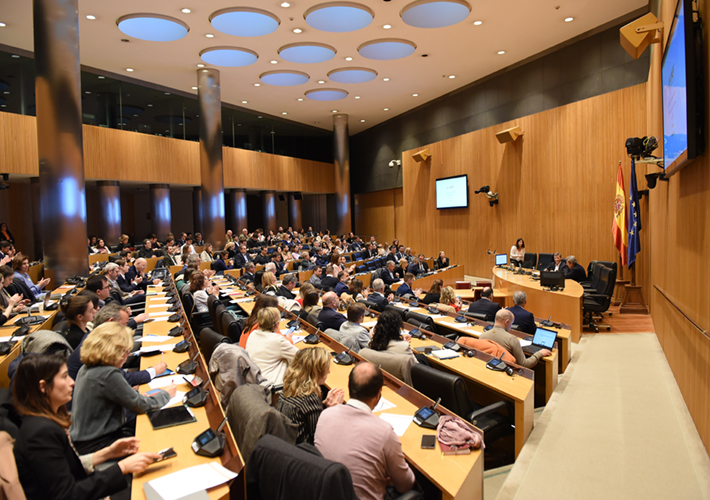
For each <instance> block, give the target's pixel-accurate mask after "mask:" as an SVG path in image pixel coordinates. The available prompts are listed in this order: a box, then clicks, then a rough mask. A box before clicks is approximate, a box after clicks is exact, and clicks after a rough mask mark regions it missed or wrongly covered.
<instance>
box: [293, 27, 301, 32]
mask: <svg viewBox="0 0 710 500" xmlns="http://www.w3.org/2000/svg"><path fill="white" fill-rule="evenodd" d="M293 32H294V33H303V30H302V29H301V28H293Z"/></svg>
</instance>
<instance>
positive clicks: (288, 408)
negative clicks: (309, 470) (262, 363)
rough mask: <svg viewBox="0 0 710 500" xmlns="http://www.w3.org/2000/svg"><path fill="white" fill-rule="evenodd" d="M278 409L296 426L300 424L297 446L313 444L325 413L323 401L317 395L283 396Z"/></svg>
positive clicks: (277, 404)
mask: <svg viewBox="0 0 710 500" xmlns="http://www.w3.org/2000/svg"><path fill="white" fill-rule="evenodd" d="M276 409H277V410H279V411H280V412H281V413H283V414H284V415H286V416H287V417H288V418H290V419H291V421H292V422H293V423H294V424H298V436H297V437H296V444H299V443H303V442H308V443H310V444H313V437H314V436H315V433H316V424H317V423H318V417H320V414H321V412H322V411H323V401H322V400H321V398H320V396H319V395H318V394H316V393H312V394H309V395H308V396H296V397H288V398H287V397H286V396H284V395H283V394H281V397H280V398H279V400H278V402H277V403H276Z"/></svg>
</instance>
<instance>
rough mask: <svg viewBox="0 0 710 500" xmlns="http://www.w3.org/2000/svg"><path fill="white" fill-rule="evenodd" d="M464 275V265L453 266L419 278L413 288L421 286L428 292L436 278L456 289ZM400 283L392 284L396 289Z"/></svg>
mask: <svg viewBox="0 0 710 500" xmlns="http://www.w3.org/2000/svg"><path fill="white" fill-rule="evenodd" d="M463 276H464V268H463V266H456V267H451V268H449V269H445V270H443V271H435V272H434V274H432V275H431V276H425V277H423V278H417V279H415V280H414V281H413V282H412V290H416V289H417V288H421V289H422V291H423V292H426V291H427V290H429V289H430V288H431V285H432V283H434V280H443V281H444V286H450V287H451V288H454V289H456V282H457V281H461V280H462V279H463ZM398 287H399V285H394V286H392V289H393V290H396V289H397V288H398Z"/></svg>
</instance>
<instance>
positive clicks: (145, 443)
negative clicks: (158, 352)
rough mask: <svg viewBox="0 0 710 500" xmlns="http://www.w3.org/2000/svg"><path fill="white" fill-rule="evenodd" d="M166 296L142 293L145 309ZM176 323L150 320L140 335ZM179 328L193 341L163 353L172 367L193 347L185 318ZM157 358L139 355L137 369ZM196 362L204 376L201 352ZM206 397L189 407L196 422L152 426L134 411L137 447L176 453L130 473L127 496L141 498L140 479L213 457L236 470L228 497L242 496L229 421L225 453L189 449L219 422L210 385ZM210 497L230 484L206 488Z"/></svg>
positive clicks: (221, 495)
mask: <svg viewBox="0 0 710 500" xmlns="http://www.w3.org/2000/svg"><path fill="white" fill-rule="evenodd" d="M160 288H162V287H152V286H151V287H149V288H148V289H149V290H156V289H160ZM165 302H166V298H165V297H164V296H162V295H161V296H148V297H146V311H147V312H148V313H149V314H150V313H155V312H160V311H166V310H167V309H168V305H167V304H166V305H165V307H157V308H151V307H150V306H152V305H156V304H164V303H165ZM174 326H176V323H170V322H167V321H154V322H151V323H147V324H146V325H145V326H144V327H143V335H144V336H145V335H167V332H168V331H169V330H170V329H171V328H173V327H174ZM183 328H184V329H185V331H186V332H187V333H186V334H185V335H186V336H187V337H189V340H190V341H191V342H192V343H193V346H192V348H191V350H190V351H189V353H182V354H178V353H175V352H172V351H168V352H166V353H164V361H165V363H166V364H167V365H168V368H170V369H172V370H175V368H176V367H177V365H178V364H179V363H180V362H182V361H184V360H186V359H189V358H191V357H192V356H194V354H195V353H196V351H195V349H197V345H196V341H195V340H194V338H193V337H190V335H191V333H192V332H191V330H190V326H189V323H188V322H187V321H184V322H183ZM182 339H183V337H175V338H173V337H171V338H170V340H168V341H165V342H164V343H165V344H168V343H176V342H179V341H181V340H182ZM146 345H160V344H159V343H151V344H146ZM159 361H160V358H159V357H158V356H153V357H148V358H142V359H141V369H146V368H148V367H150V366H153V365H155V364H156V363H158V362H159ZM198 362H199V363H200V368H199V369H198V370H197V372H196V373H197V375H199V376H200V377H201V378H202V379H203V380H207V379H208V378H209V375H208V373H207V370H206V364H205V361H204V359H203V358H202V355H199V356H198ZM189 388H190V386H189V385H188V384H186V383H183V384H180V385H178V390H179V391H183V392H187V391H188V390H189ZM139 390H140V392H142V393H144V392H147V391H148V390H149V387H148V385H143V386H141V387H140V388H139ZM209 391H210V399H209V400H208V402H207V404H206V405H205V406H204V407H202V408H192V411H193V413H194V414H195V417H196V418H197V422H193V423H191V424H185V425H179V426H176V427H169V428H167V429H160V430H153V427H152V425H151V424H150V421H149V420H148V417H147V416H146V415H138V416H137V418H136V437H138V438H139V439H140V441H141V443H140V446H141V451H159V450H163V449H165V448H169V447H171V446H172V447H173V448H174V449H175V451H176V452H177V455H178V456H177V457H176V458H174V459H171V460H166V461H165V462H161V463H160V464H157V465H152V466H150V467H149V468H148V469H147V470H146V471H145V472H144V473H143V474H140V475H134V477H133V485H132V495H131V498H133V499H134V500H135V499H144V498H145V493H144V491H143V483H145V482H147V481H151V480H153V479H156V478H158V477H161V476H164V475H166V474H170V473H173V472H176V471H179V470H182V469H185V468H187V467H192V466H194V465H200V464H204V463H209V462H213V461H215V460H218V461H220V463H221V464H222V465H224V466H225V467H226V468H228V469H230V470H232V471H233V472H237V473H239V475H238V476H237V478H236V479H235V480H234V482H233V484H232V486H231V489H232V490H233V491H232V495H233V497H232V498H245V495H246V493H245V484H244V474H243V468H244V465H243V464H244V461H243V459H242V456H241V454H240V453H239V449H238V448H237V446H236V443H235V442H234V437H233V434H232V431H231V429H230V428H229V425H225V427H224V432H225V434H226V436H227V446H226V448H225V453H224V455H222V457H218V458H206V457H201V456H198V455H196V454H195V453H194V452H193V451H192V447H191V446H192V441H193V440H194V438H195V437H196V436H197V435H198V434H200V433H201V432H203V431H205V430H206V429H207V428H208V427H210V428H212V429H213V430H214V429H216V428H217V426H218V425H219V423H220V422H221V421H222V420H223V419H224V411H223V409H222V407H221V406H220V404H219V396H218V395H217V394H216V391H215V390H214V389H213V388H212V387H211V386H210V387H209ZM208 494H209V497H210V499H213V500H217V499H220V500H227V499H229V498H230V486H229V484H223V485H221V486H217V487H215V488H212V489H210V490H209V491H208Z"/></svg>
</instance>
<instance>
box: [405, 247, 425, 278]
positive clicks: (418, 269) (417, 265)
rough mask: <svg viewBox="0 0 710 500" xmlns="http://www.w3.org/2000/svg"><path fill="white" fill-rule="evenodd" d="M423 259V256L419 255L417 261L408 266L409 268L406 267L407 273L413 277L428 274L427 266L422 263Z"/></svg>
mask: <svg viewBox="0 0 710 500" xmlns="http://www.w3.org/2000/svg"><path fill="white" fill-rule="evenodd" d="M424 259H425V257H424V254H423V253H420V254H419V257H418V259H417V261H416V262H412V263H411V264H409V267H407V272H408V273H412V274H413V275H415V276H418V275H420V274H425V273H428V272H429V265H428V264H427V263H426V262H424Z"/></svg>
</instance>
